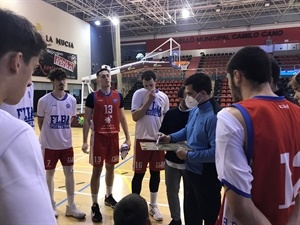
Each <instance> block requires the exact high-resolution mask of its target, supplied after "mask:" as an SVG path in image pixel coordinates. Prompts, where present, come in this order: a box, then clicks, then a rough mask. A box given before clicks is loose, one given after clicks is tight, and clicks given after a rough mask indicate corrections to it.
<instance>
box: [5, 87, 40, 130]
mask: <svg viewBox="0 0 300 225" xmlns="http://www.w3.org/2000/svg"><path fill="white" fill-rule="evenodd" d="M33 93H34V88H33V84H32V85H31V86H29V87H27V89H26V92H25V94H24V96H23V98H22V99H21V100H20V102H19V103H18V104H16V105H7V104H5V103H2V104H1V107H0V108H1V109H3V110H4V111H6V112H8V113H9V114H11V115H12V116H14V117H16V118H18V119H21V120H24V121H25V122H26V123H28V124H29V125H30V126H32V127H34V115H33Z"/></svg>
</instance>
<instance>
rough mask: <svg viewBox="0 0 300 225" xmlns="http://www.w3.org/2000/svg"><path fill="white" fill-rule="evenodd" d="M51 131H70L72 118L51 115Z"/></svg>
mask: <svg viewBox="0 0 300 225" xmlns="http://www.w3.org/2000/svg"><path fill="white" fill-rule="evenodd" d="M50 128H51V129H70V116H67V115H51V116H50Z"/></svg>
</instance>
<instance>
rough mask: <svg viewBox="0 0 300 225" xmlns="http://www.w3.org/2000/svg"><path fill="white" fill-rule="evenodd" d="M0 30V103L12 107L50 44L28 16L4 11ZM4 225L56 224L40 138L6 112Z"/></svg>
mask: <svg viewBox="0 0 300 225" xmlns="http://www.w3.org/2000/svg"><path fill="white" fill-rule="evenodd" d="M0 30H1V35H0V43H1V44H0V80H1V82H0V105H2V103H6V104H9V105H13V104H17V103H18V102H19V101H20V100H21V98H22V97H23V96H24V94H25V91H26V86H27V85H28V84H29V83H30V82H31V75H32V73H33V71H34V69H35V67H37V66H38V63H39V56H40V53H41V51H42V50H45V49H46V43H45V41H44V40H43V38H42V36H41V35H40V34H39V33H38V32H37V30H36V29H35V27H34V26H33V24H32V23H30V22H29V21H28V20H27V19H26V18H24V17H22V16H19V15H16V14H14V13H13V12H11V11H7V10H4V9H1V8H0ZM0 224H36V225H43V224H48V225H54V224H56V221H55V218H54V216H53V214H52V208H51V202H50V198H49V194H48V190H47V184H46V178H45V174H44V168H43V158H42V154H41V150H40V144H39V142H38V140H37V138H36V134H35V133H34V131H33V129H32V128H31V127H30V126H29V125H28V124H26V123H24V122H23V121H21V120H19V119H17V118H15V117H13V116H12V115H10V114H9V113H7V112H5V111H3V110H2V109H0Z"/></svg>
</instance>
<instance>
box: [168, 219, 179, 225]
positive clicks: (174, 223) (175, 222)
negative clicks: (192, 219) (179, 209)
mask: <svg viewBox="0 0 300 225" xmlns="http://www.w3.org/2000/svg"><path fill="white" fill-rule="evenodd" d="M169 225H182V223H181V219H179V220H174V219H173V220H172V221H171V223H169Z"/></svg>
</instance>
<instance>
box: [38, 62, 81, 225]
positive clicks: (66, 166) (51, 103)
mask: <svg viewBox="0 0 300 225" xmlns="http://www.w3.org/2000/svg"><path fill="white" fill-rule="evenodd" d="M48 78H49V79H50V81H51V83H52V84H53V91H52V92H51V93H48V94H46V95H44V96H43V97H42V98H40V99H39V101H38V105H37V116H38V125H39V128H40V130H41V134H40V142H41V146H42V149H43V152H44V164H45V169H46V178H47V184H48V188H49V193H50V198H51V201H52V206H53V212H54V215H55V217H57V216H58V214H57V211H56V205H55V201H54V173H55V168H56V164H57V162H58V160H60V162H61V164H62V166H63V171H64V175H65V184H66V191H67V199H68V205H67V206H66V213H65V215H66V216H72V217H74V218H76V219H83V218H84V217H85V213H83V212H81V211H80V210H79V209H77V207H76V205H75V203H74V172H73V165H74V152H73V147H72V131H71V121H72V118H73V117H74V116H76V99H75V98H74V97H73V96H72V95H70V94H68V93H66V92H65V91H64V88H65V84H66V78H67V74H66V72H65V71H64V70H63V69H60V68H56V69H53V70H51V71H50V73H49V75H48Z"/></svg>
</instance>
